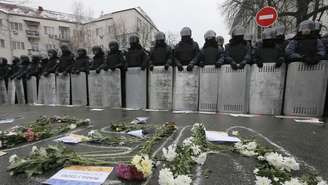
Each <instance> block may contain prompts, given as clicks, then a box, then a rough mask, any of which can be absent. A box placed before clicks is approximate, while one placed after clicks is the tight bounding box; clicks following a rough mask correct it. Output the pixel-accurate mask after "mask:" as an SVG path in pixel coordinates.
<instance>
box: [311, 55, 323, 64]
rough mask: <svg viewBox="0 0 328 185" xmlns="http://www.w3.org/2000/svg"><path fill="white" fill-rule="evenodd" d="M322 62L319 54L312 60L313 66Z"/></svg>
mask: <svg viewBox="0 0 328 185" xmlns="http://www.w3.org/2000/svg"><path fill="white" fill-rule="evenodd" d="M320 60H321V56H320V55H318V54H316V55H315V56H314V57H313V59H312V63H311V64H312V65H316V64H318V63H319V62H320Z"/></svg>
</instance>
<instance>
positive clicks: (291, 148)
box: [0, 105, 328, 185]
mask: <svg viewBox="0 0 328 185" xmlns="http://www.w3.org/2000/svg"><path fill="white" fill-rule="evenodd" d="M41 115H48V116H53V115H58V116H64V115H69V116H74V117H77V118H81V119H83V118H90V119H91V122H92V124H93V128H92V129H101V128H104V127H107V126H109V125H110V123H111V122H114V121H120V120H132V119H134V118H135V117H137V116H147V117H149V118H150V119H149V123H152V124H162V123H164V122H167V121H174V122H176V123H177V125H178V128H179V129H178V131H177V134H176V135H174V137H173V138H172V139H170V140H168V144H170V143H172V142H173V141H174V140H177V136H178V133H181V138H180V139H179V141H180V142H181V141H182V140H183V139H184V138H186V137H188V136H189V135H190V132H189V130H190V129H189V127H188V128H186V129H183V128H184V127H186V126H191V125H192V124H193V123H195V122H202V123H204V124H205V126H206V128H207V130H216V131H226V130H239V131H240V132H241V134H243V135H247V136H251V137H256V138H258V139H259V141H260V142H262V143H263V144H265V145H268V146H270V147H273V148H274V146H273V145H275V146H276V147H279V149H280V150H282V151H284V152H285V153H290V154H292V155H293V156H295V157H296V158H297V160H298V161H299V162H301V164H302V165H303V166H304V165H306V166H308V167H313V168H315V169H316V170H317V171H318V172H319V174H320V175H321V176H322V177H324V178H325V179H326V180H327V179H328V162H327V156H328V129H327V127H326V126H325V124H309V123H296V122H294V120H293V119H278V118H275V117H272V116H257V117H254V118H242V117H238V118H237V117H232V116H229V115H223V114H198V113H193V114H174V113H171V112H145V111H126V110H113V109H105V110H104V111H91V108H88V107H47V106H22V105H19V106H0V118H1V119H4V118H17V120H16V121H15V122H14V123H10V124H0V129H1V130H4V129H7V128H10V127H12V126H15V125H19V124H24V123H27V122H29V121H33V120H35V119H37V118H38V117H39V116H41ZM326 121H327V120H326ZM83 132H85V131H83ZM52 141H53V138H51V139H48V140H45V141H42V142H40V143H37V144H36V145H38V146H44V145H47V144H50V143H53V142H52ZM32 146H33V145H25V146H22V147H19V148H17V149H12V150H9V151H8V154H7V155H6V156H2V157H0V179H1V181H0V185H23V184H24V185H29V184H40V183H39V182H42V181H43V180H44V179H45V178H47V177H49V176H51V174H53V172H49V174H47V175H46V176H45V177H37V178H32V179H28V178H26V177H24V176H18V177H11V176H9V174H8V172H6V167H7V165H8V158H9V156H10V155H12V154H15V153H17V154H18V155H20V156H24V155H27V154H28V153H29V152H30V151H31V147H32ZM69 147H71V148H73V149H74V150H76V151H94V150H95V148H97V150H104V151H105V152H108V153H111V152H112V153H113V152H117V151H114V150H113V149H109V148H98V147H94V146H86V145H76V146H69ZM155 147H159V146H155ZM276 149H277V148H276ZM130 155H131V154H130ZM254 168H255V161H253V160H252V159H249V158H245V157H241V156H240V155H237V154H226V153H220V154H210V155H209V156H208V159H207V161H206V163H205V165H204V166H203V167H202V169H200V172H203V173H200V174H198V176H201V178H200V184H205V185H239V184H240V185H248V184H249V185H251V184H254V175H253V170H254ZM205 171H206V172H207V175H206V176H208V177H205V175H204V173H205ZM157 174H158V172H157V171H155V172H154V174H153V178H151V179H150V180H149V182H147V183H148V184H151V185H153V184H154V185H155V184H158V183H157V180H158V178H157ZM195 176H196V175H195ZM113 180H114V181H113ZM115 180H116V179H115V177H114V175H113V174H112V175H111V176H110V181H109V182H108V183H112V184H115V183H118V181H115ZM118 184H124V183H118Z"/></svg>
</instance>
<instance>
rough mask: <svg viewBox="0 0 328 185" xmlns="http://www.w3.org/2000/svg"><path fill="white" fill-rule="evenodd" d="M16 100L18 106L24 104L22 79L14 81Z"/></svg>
mask: <svg viewBox="0 0 328 185" xmlns="http://www.w3.org/2000/svg"><path fill="white" fill-rule="evenodd" d="M14 81H15V88H16V98H17V103H18V104H25V92H24V85H23V80H22V79H15V80H14Z"/></svg>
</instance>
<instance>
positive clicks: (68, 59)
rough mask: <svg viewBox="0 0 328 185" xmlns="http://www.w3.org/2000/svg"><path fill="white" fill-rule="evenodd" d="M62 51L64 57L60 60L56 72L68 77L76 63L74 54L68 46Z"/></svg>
mask: <svg viewBox="0 0 328 185" xmlns="http://www.w3.org/2000/svg"><path fill="white" fill-rule="evenodd" d="M61 51H62V55H61V56H60V58H59V64H58V65H57V68H56V72H57V73H63V74H64V75H66V74H68V73H70V72H71V68H72V65H73V63H74V54H73V53H72V52H71V51H70V50H69V49H68V47H67V46H62V47H61Z"/></svg>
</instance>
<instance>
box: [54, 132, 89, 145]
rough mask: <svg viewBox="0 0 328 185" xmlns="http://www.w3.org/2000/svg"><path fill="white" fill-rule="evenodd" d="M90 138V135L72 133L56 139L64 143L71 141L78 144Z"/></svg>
mask: <svg viewBox="0 0 328 185" xmlns="http://www.w3.org/2000/svg"><path fill="white" fill-rule="evenodd" d="M85 140H88V137H85V136H81V135H76V134H70V135H68V136H64V137H61V138H59V139H56V140H55V141H59V142H63V143H71V144H77V143H81V142H82V141H85Z"/></svg>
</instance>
